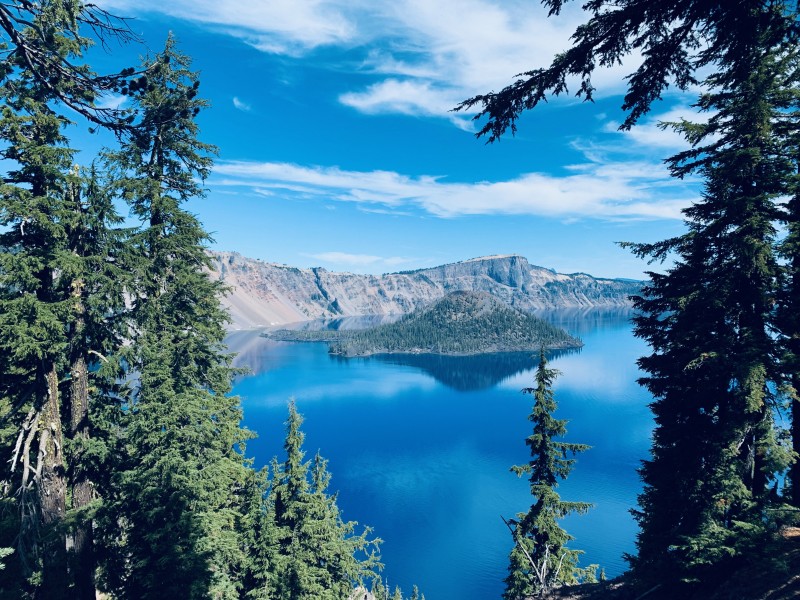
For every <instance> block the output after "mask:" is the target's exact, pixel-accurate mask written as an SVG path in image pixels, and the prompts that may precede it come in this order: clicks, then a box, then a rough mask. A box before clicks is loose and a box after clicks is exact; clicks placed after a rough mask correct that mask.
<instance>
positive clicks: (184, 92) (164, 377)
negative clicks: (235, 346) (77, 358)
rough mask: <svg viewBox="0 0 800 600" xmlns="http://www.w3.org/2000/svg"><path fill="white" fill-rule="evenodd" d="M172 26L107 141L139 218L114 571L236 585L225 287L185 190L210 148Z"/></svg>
mask: <svg viewBox="0 0 800 600" xmlns="http://www.w3.org/2000/svg"><path fill="white" fill-rule="evenodd" d="M189 64H190V63H189V59H188V58H187V57H185V56H183V55H181V54H180V53H178V52H177V51H176V49H175V43H174V41H173V40H172V38H170V39H169V40H168V41H167V43H166V47H165V49H164V51H163V52H162V53H160V54H159V55H158V56H156V57H155V58H154V59H153V60H152V61H151V62H150V63H148V64H147V67H146V71H147V80H146V82H141V83H140V87H141V89H142V90H143V91H142V93H141V95H140V96H139V97H138V103H139V110H140V114H141V120H142V122H141V126H140V127H139V128H137V129H136V130H135V132H134V133H133V134H132V135H131V138H130V139H129V140H128V141H126V143H124V144H123V145H122V148H121V149H120V150H119V151H118V152H113V153H109V154H108V160H109V163H110V164H111V165H112V168H113V169H114V172H115V174H116V175H115V179H116V185H117V186H118V189H119V190H120V194H121V196H122V197H123V198H124V199H125V200H126V201H127V202H128V203H129V204H130V206H131V211H132V213H133V214H134V215H135V216H137V217H139V218H140V219H141V220H142V221H143V227H142V228H141V230H140V231H139V232H137V233H136V234H135V235H134V236H133V239H132V243H131V244H129V246H131V247H132V250H131V252H130V254H129V255H128V257H127V259H126V260H127V261H128V264H129V265H130V268H131V272H132V282H131V284H130V289H129V293H130V295H131V297H132V301H133V308H132V327H131V334H132V337H133V339H132V344H131V345H130V347H129V351H128V353H127V355H126V359H127V361H128V363H129V365H130V366H131V368H132V369H133V370H134V371H135V372H137V373H138V383H137V385H136V386H135V393H134V395H133V397H132V398H131V401H130V404H129V406H128V414H127V416H126V418H127V426H126V430H125V464H124V465H123V466H122V468H121V471H120V472H119V473H117V475H116V477H115V480H114V482H113V483H114V484H115V485H114V489H115V490H116V495H115V496H114V498H113V502H111V503H110V505H109V510H111V511H112V515H111V517H110V518H108V519H107V521H106V522H109V523H113V522H116V523H119V527H120V531H119V532H114V531H109V532H107V534H106V538H105V544H106V546H107V548H108V551H109V552H110V555H111V558H110V560H109V561H108V563H107V567H106V572H105V584H106V585H107V586H108V587H110V588H111V589H112V590H113V591H114V592H115V593H116V594H117V595H119V597H121V598H136V599H144V598H163V597H175V598H206V597H215V598H237V597H238V588H239V586H240V583H241V582H240V581H239V577H240V573H241V572H242V570H243V568H244V562H245V557H244V556H243V552H242V550H243V549H242V546H241V544H240V540H239V538H238V535H237V531H236V526H237V524H239V523H240V522H241V518H242V515H241V510H242V507H241V502H242V498H241V493H240V492H241V488H242V487H243V485H244V483H245V481H246V465H245V461H244V458H243V456H242V445H243V443H244V441H245V440H246V439H247V437H248V434H247V433H246V432H245V431H243V430H242V429H240V427H239V422H240V420H241V411H240V408H239V403H238V399H237V398H234V397H230V396H229V395H228V393H229V392H230V389H231V378H232V376H233V374H234V370H233V369H232V368H231V366H230V356H229V355H227V354H226V353H225V351H224V346H223V343H222V342H223V338H224V335H225V331H224V323H225V322H226V320H227V315H226V313H225V312H224V310H223V309H222V307H221V305H220V301H219V298H220V295H221V293H222V291H223V290H222V288H221V287H220V284H219V283H217V282H212V281H211V280H210V279H209V278H208V277H207V276H206V274H205V273H204V271H203V269H204V268H205V267H207V266H208V257H207V255H206V253H205V249H204V246H203V244H204V243H206V242H207V241H208V234H207V233H206V232H205V231H204V230H203V228H202V226H201V225H200V223H199V222H198V221H197V219H196V218H195V217H194V216H193V215H191V214H190V213H188V212H187V211H186V210H184V209H183V208H182V207H181V204H182V203H183V202H184V201H186V200H187V199H189V198H192V197H196V196H199V195H201V194H202V189H201V188H200V184H199V183H198V181H197V180H198V179H203V178H204V177H205V175H206V173H207V172H208V169H209V168H210V165H211V160H210V158H209V156H208V154H209V152H211V151H213V148H212V147H210V146H208V145H207V144H204V143H202V142H200V141H198V140H197V137H196V136H197V132H198V128H197V124H196V123H195V121H194V118H195V116H196V115H197V113H198V112H199V111H200V110H201V109H202V108H203V107H204V106H205V105H206V103H205V101H203V100H201V99H199V98H198V97H197V88H198V86H199V81H198V79H197V76H196V75H195V74H194V73H192V72H191V71H190V70H189Z"/></svg>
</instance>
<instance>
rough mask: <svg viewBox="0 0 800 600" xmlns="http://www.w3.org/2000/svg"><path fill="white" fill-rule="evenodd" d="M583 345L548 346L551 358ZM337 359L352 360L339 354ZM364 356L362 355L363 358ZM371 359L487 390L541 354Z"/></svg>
mask: <svg viewBox="0 0 800 600" xmlns="http://www.w3.org/2000/svg"><path fill="white" fill-rule="evenodd" d="M573 352H580V349H569V350H548V351H547V357H548V360H551V359H553V358H556V357H558V356H564V355H566V354H571V353H573ZM337 359H338V360H351V359H347V358H340V357H339V358H337ZM362 360H363V359H362ZM368 360H379V361H382V362H386V363H389V364H393V365H404V366H409V367H415V368H417V369H420V370H421V371H423V372H425V373H427V374H428V375H430V376H432V377H433V378H434V379H436V381H438V382H439V383H442V384H443V385H446V386H447V387H450V388H453V389H455V390H458V391H459V392H469V391H474V390H485V389H488V388H491V387H494V386H495V385H497V384H498V383H500V382H501V381H503V380H505V379H508V378H509V377H513V376H514V375H516V374H517V373H521V372H522V371H525V370H529V369H534V368H535V367H536V364H537V363H538V360H539V358H538V356H537V355H536V354H535V353H530V352H502V353H497V354H474V355H471V356H444V355H441V354H377V355H375V356H373V357H371V359H368Z"/></svg>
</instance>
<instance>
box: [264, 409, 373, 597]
mask: <svg viewBox="0 0 800 600" xmlns="http://www.w3.org/2000/svg"><path fill="white" fill-rule="evenodd" d="M286 425H287V428H286V440H285V443H284V450H285V451H286V461H285V462H284V463H283V466H282V467H281V468H280V469H277V470H274V481H273V484H272V491H271V492H272V495H273V498H274V506H275V525H276V529H277V536H278V552H277V555H276V556H275V558H274V561H275V563H274V571H273V573H274V581H275V589H276V597H277V598H280V599H282V600H312V599H319V600H340V599H346V598H349V597H350V595H351V594H352V592H353V590H354V589H355V587H356V586H357V585H362V584H363V582H364V580H365V579H374V578H375V577H376V574H375V570H376V569H379V568H380V567H381V565H380V563H379V562H378V561H379V557H378V554H377V550H378V546H379V544H380V540H378V539H369V535H370V533H371V531H370V529H369V528H365V529H364V531H363V532H362V533H360V534H355V526H356V523H355V522H352V521H349V522H346V521H343V520H342V517H341V513H340V511H339V508H338V506H337V504H336V497H335V496H331V495H329V494H328V492H327V489H328V486H329V484H330V474H329V473H328V471H327V461H325V460H324V459H322V457H321V456H320V455H319V453H317V455H316V456H315V458H314V460H313V463H312V462H309V461H304V456H305V452H304V451H303V449H302V446H303V440H304V437H305V436H304V434H303V432H302V431H301V430H300V426H301V425H302V417H301V416H300V414H299V413H298V412H297V408H296V406H295V403H294V401H292V402H290V403H289V420H288V421H287V424H286Z"/></svg>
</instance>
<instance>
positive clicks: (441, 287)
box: [210, 252, 642, 329]
mask: <svg viewBox="0 0 800 600" xmlns="http://www.w3.org/2000/svg"><path fill="white" fill-rule="evenodd" d="M210 257H211V262H212V265H213V267H212V270H211V272H210V274H211V276H212V277H213V278H214V279H218V280H219V281H222V282H223V283H224V284H225V285H226V286H228V288H229V290H230V293H229V294H228V296H226V298H225V300H224V303H225V306H226V308H227V309H228V311H229V312H230V315H231V319H232V322H231V325H230V328H231V329H253V328H258V327H270V326H275V325H282V324H288V323H296V322H298V321H309V320H315V319H337V318H341V317H349V316H362V315H403V314H409V313H411V312H413V311H415V310H418V309H420V308H425V307H426V306H429V305H430V304H431V303H432V302H435V301H436V300H439V299H440V298H443V297H444V296H446V295H447V294H448V293H450V292H456V291H467V292H487V293H489V294H491V295H492V296H494V297H495V298H497V299H499V300H502V301H503V302H505V303H506V304H507V305H509V306H513V307H515V308H519V309H522V310H525V311H534V310H543V309H544V310H550V309H555V310H561V309H565V308H580V309H588V308H603V309H609V308H625V309H630V307H631V301H630V296H631V295H635V294H639V293H640V292H641V289H642V282H641V281H631V280H626V279H604V278H597V277H592V276H591V275H587V274H585V273H573V274H571V275H565V274H562V273H556V272H555V271H553V270H551V269H545V268H543V267H537V266H535V265H532V264H530V263H529V262H528V261H527V259H525V258H524V257H522V256H518V255H515V254H510V255H498V256H485V257H482V258H473V259H470V260H465V261H461V262H457V263H452V264H447V265H440V266H438V267H430V268H426V269H418V270H416V271H404V272H402V273H388V274H385V275H359V274H355V273H336V272H332V271H328V270H326V269H323V268H320V267H315V268H313V269H298V268H295V267H289V266H286V265H278V264H275V263H269V262H265V261H261V260H255V259H251V258H246V257H244V256H242V255H240V254H236V253H232V252H212V253H210Z"/></svg>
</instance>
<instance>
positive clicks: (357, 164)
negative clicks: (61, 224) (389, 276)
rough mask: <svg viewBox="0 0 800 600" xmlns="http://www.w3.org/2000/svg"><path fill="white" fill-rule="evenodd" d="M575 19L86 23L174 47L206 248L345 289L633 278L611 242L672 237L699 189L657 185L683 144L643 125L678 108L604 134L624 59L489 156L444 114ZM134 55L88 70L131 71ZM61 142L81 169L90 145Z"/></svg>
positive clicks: (120, 5)
mask: <svg viewBox="0 0 800 600" xmlns="http://www.w3.org/2000/svg"><path fill="white" fill-rule="evenodd" d="M578 4H580V3H570V4H568V9H567V10H565V12H564V13H563V14H562V15H561V16H560V17H558V18H551V19H547V18H546V12H545V10H544V9H542V8H541V7H540V6H539V5H538V4H537V3H535V2H530V1H526V2H522V1H520V2H516V1H513V0H512V1H508V0H505V1H503V2H491V1H488V0H466V1H458V2H456V1H455V0H441V1H437V2H428V1H424V0H394V1H392V2H385V1H384V0H373V1H364V0H349V1H340V0H330V1H329V0H291V1H289V0H271V1H270V2H254V1H244V2H243V1H242V0H236V1H233V0H172V1H170V2H164V1H159V2H157V1H155V0H104V1H103V2H102V3H101V5H102V6H104V7H105V8H108V9H109V10H111V11H112V12H114V13H116V14H118V15H123V16H128V17H132V20H131V21H130V25H131V27H132V29H133V30H134V31H135V32H137V33H139V34H140V35H141V36H142V38H143V40H144V41H145V43H146V45H147V47H149V48H150V49H151V50H152V51H153V52H157V51H158V50H159V49H160V48H161V47H162V46H163V42H164V40H165V39H166V36H167V34H168V32H170V31H172V32H173V33H174V35H175V36H176V38H177V40H178V42H179V48H180V49H181V50H182V51H183V52H184V53H186V54H189V55H190V56H192V58H193V61H194V62H193V67H194V68H195V69H196V70H198V71H200V73H201V88H200V91H201V94H202V95H203V96H204V97H205V98H207V99H209V100H210V102H211V105H212V106H211V108H210V109H209V110H207V111H204V112H203V113H201V115H200V116H199V117H198V119H199V123H200V126H201V131H202V133H201V138H202V140H203V141H205V142H208V143H212V144H215V145H216V146H218V147H219V156H218V158H217V159H216V164H215V168H214V171H213V173H212V175H211V177H210V178H209V179H208V180H207V181H206V187H207V189H208V193H207V196H206V197H205V198H202V199H197V200H193V201H191V203H190V205H189V208H190V210H192V211H194V212H195V213H197V214H198V215H199V217H200V218H201V220H202V221H203V223H204V224H205V226H206V228H207V229H209V230H210V231H211V232H212V233H213V235H214V238H215V240H216V242H215V247H216V248H218V249H222V250H236V251H239V252H241V253H243V254H245V255H247V256H251V257H255V258H261V259H264V260H269V261H274V262H279V263H285V264H290V265H293V266H302V267H305V266H322V267H325V268H327V269H330V270H347V271H354V272H362V273H384V272H392V271H397V270H406V269H413V268H419V267H425V266H434V265H437V264H442V263H447V262H454V261H458V260H464V259H469V258H473V257H476V256H483V255H489V254H506V253H518V254H521V255H523V256H526V257H527V258H528V259H529V260H530V261H531V262H532V263H534V264H538V265H541V266H545V267H549V268H554V269H556V270H558V271H560V272H567V273H571V272H576V271H584V272H588V273H591V274H593V275H598V276H608V277H641V276H642V272H643V271H644V270H646V269H647V268H649V267H648V266H647V265H646V264H645V263H643V262H642V261H640V260H639V259H636V258H635V257H633V256H631V255H630V254H629V253H628V252H627V251H625V250H622V249H620V248H618V247H617V246H616V245H615V244H614V242H617V241H622V240H625V241H644V242H650V241H655V240H659V239H662V238H665V237H669V236H672V235H675V234H677V233H678V232H680V231H681V230H682V224H681V220H680V209H681V208H682V207H684V206H686V205H688V204H689V203H690V202H691V201H692V200H693V199H694V198H696V197H697V194H698V187H697V185H696V183H695V184H693V183H692V182H681V181H676V180H673V179H671V178H670V177H669V176H668V174H667V172H666V169H665V167H664V166H663V164H662V159H663V158H664V157H666V156H669V155H670V154H672V153H674V152H675V151H677V150H679V149H681V148H682V147H683V144H682V141H681V140H680V139H679V138H678V137H677V136H676V135H675V134H673V133H670V132H664V131H662V130H660V129H659V128H658V127H657V122H658V121H659V120H670V119H675V118H677V117H679V116H687V117H689V116H691V109H689V108H688V105H689V103H690V102H691V95H680V94H666V95H665V97H664V100H663V101H662V102H659V103H657V104H656V106H655V107H654V110H653V113H652V114H651V115H649V116H648V117H647V118H646V119H644V120H643V121H642V123H641V124H640V125H639V126H638V127H637V128H636V129H634V130H633V131H631V132H629V133H621V132H618V131H617V130H616V125H617V124H618V123H619V122H620V120H621V119H622V114H621V113H620V111H619V106H620V104H621V102H622V98H621V95H622V93H623V92H624V83H623V77H624V75H625V74H626V73H628V72H630V71H631V70H632V69H633V68H635V66H636V57H632V58H631V59H630V60H629V61H628V62H626V64H623V65H620V66H617V67H614V68H612V69H608V70H605V71H600V72H598V74H597V77H596V85H597V88H598V96H597V98H596V101H595V102H594V103H593V104H589V103H583V102H580V101H577V100H576V99H574V98H573V97H564V98H559V99H555V100H554V101H552V102H550V103H549V104H547V105H544V106H542V107H540V108H539V109H537V110H536V111H534V112H532V113H529V114H527V115H526V116H525V117H524V118H523V119H522V121H521V122H520V130H519V133H518V134H517V136H516V137H511V136H510V135H509V136H508V137H506V138H504V139H503V140H501V141H500V142H499V143H495V144H491V145H486V144H485V143H484V140H478V139H476V138H475V137H474V131H475V129H476V127H475V124H474V123H473V122H472V121H471V119H470V117H471V115H468V114H466V115H465V114H460V113H459V114H456V113H453V112H451V111H450V109H452V108H453V107H454V106H455V105H456V104H458V102H460V101H461V100H463V99H465V98H467V97H470V96H472V95H474V94H477V93H482V92H487V91H490V90H499V89H501V88H502V87H503V86H504V85H506V84H507V83H509V82H510V81H511V80H512V78H513V76H514V75H515V74H516V73H518V72H521V71H524V70H526V69H530V68H533V67H536V66H542V65H545V64H546V63H547V62H548V61H549V58H550V57H551V56H552V55H553V54H554V53H555V52H557V51H559V50H562V49H564V48H566V47H567V45H568V43H569V42H568V38H569V34H570V33H571V32H572V31H573V30H574V28H575V26H576V25H577V24H578V23H579V22H580V21H581V19H582V18H583V16H582V14H581V12H580V9H579V7H578V6H577V5H578ZM573 5H575V6H573ZM147 47H137V46H135V45H128V46H124V47H116V46H113V47H112V52H111V54H109V55H106V54H103V53H102V52H99V51H96V52H95V53H94V54H93V56H92V62H93V64H94V66H95V67H96V68H97V69H98V70H103V69H104V68H112V67H113V66H115V65H116V66H119V65H128V64H134V63H136V62H137V61H138V56H139V55H141V54H144V53H145V52H146V51H147ZM115 100H116V99H115V98H108V99H106V101H108V102H111V103H113V102H115ZM76 129H80V131H77V132H76V133H75V134H74V135H73V139H74V141H75V144H76V145H77V146H78V147H83V148H85V149H86V150H87V152H86V154H87V160H89V154H90V153H91V152H92V151H93V150H94V149H95V148H96V147H98V146H99V145H101V144H102V143H103V142H104V141H105V140H104V139H103V137H102V136H100V135H95V136H88V134H86V133H84V128H76Z"/></svg>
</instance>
